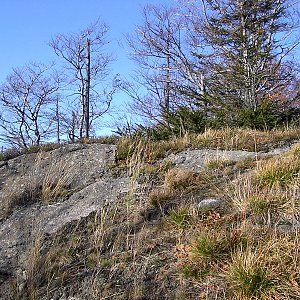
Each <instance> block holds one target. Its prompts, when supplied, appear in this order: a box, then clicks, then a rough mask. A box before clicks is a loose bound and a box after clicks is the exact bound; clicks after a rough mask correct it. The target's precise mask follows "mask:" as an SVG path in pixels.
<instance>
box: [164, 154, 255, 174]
mask: <svg viewBox="0 0 300 300" xmlns="http://www.w3.org/2000/svg"><path fill="white" fill-rule="evenodd" d="M257 155H258V153H256V152H248V151H242V150H236V151H229V150H228V151H227V150H212V149H200V150H188V151H183V152H180V153H177V154H170V155H169V156H168V157H167V158H166V159H165V160H168V161H171V162H172V163H173V164H175V165H176V166H177V167H181V168H185V169H189V170H192V171H195V172H199V171H202V170H204V168H205V165H206V164H207V163H208V162H209V161H212V160H214V161H215V160H219V161H224V160H226V161H234V162H237V161H241V160H244V159H255V158H256V157H257Z"/></svg>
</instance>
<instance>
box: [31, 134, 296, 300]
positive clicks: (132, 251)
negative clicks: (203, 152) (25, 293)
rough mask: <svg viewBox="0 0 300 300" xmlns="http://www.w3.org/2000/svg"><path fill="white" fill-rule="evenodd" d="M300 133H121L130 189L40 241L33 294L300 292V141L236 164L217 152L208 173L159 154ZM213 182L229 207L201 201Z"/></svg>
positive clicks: (244, 295) (255, 144) (261, 144)
mask: <svg viewBox="0 0 300 300" xmlns="http://www.w3.org/2000/svg"><path fill="white" fill-rule="evenodd" d="M298 134H299V131H298V130H296V129H295V130H290V131H289V132H284V131H272V132H268V133H266V132H258V131H250V130H229V129H228V130H227V129H225V130H219V131H218V130H207V131H206V132H205V133H204V134H202V135H199V136H185V137H184V138H182V139H178V140H175V139H174V140H170V141H164V142H157V143H154V142H149V143H148V142H147V143H146V142H145V141H132V140H129V139H121V140H120V141H119V146H118V154H117V155H118V164H124V165H126V168H127V169H126V170H127V175H128V176H130V178H131V183H130V186H129V194H128V196H127V197H124V199H121V200H120V201H119V202H117V203H114V204H113V205H112V204H110V206H106V207H105V208H103V210H101V211H100V212H98V213H97V214H95V215H90V216H89V217H87V218H85V219H82V220H80V221H79V222H78V224H69V225H68V227H66V228H64V229H63V230H62V231H61V232H60V233H58V235H57V237H56V238H54V239H52V240H48V241H45V242H44V243H40V242H38V243H37V245H34V246H33V249H40V246H39V245H41V244H43V249H42V251H41V250H40V251H36V250H34V251H35V252H34V255H35V256H39V259H35V260H34V261H35V263H34V265H36V266H37V267H38V268H40V270H37V269H35V267H30V268H31V269H32V270H35V271H34V272H32V274H34V273H35V274H42V276H41V275H38V276H40V277H38V278H39V282H40V283H41V282H43V283H41V286H38V285H32V289H31V290H32V291H33V292H32V295H38V297H40V299H42V296H45V295H47V297H48V298H51V297H53V295H54V293H55V292H56V291H59V290H61V289H62V288H63V289H64V291H68V292H69V294H70V295H72V291H73V292H74V291H75V292H77V296H78V297H79V298H80V297H81V298H82V299H136V300H137V299H149V300H152V299H153V300H154V299H208V300H212V299H216V300H221V299H222V300H225V299H233V300H246V299H253V300H254V299H265V300H267V299H274V300H277V299H278V300H279V299H282V300H283V299H295V300H296V299H299V297H300V292H299V291H300V273H299V270H300V253H299V251H300V250H299V249H300V241H299V228H298V227H297V226H296V225H297V224H299V216H298V215H299V209H300V204H299V176H298V173H299V170H298V162H299V159H300V158H299V156H300V155H299V153H300V146H297V145H296V146H294V147H293V149H292V150H291V151H290V152H289V153H287V154H286V155H281V156H280V158H279V156H275V157H274V158H269V159H265V160H261V161H258V160H257V161H253V160H251V161H250V160H248V161H245V162H243V163H242V162H240V163H237V164H235V165H234V166H233V165H231V163H230V162H227V161H225V162H223V161H212V162H209V163H208V166H207V169H208V170H206V171H205V172H208V173H203V174H196V173H194V172H191V171H189V170H185V169H179V168H172V166H171V165H170V164H168V163H167V164H164V163H161V161H157V158H158V157H163V156H165V155H166V153H168V152H169V151H180V150H183V149H187V148H191V147H216V148H224V149H250V150H253V149H255V150H258V149H266V147H268V145H270V144H273V145H274V144H275V145H280V144H281V143H285V141H288V142H289V141H291V140H293V139H295V138H297V137H298ZM282 141H283V142H282ZM226 168H231V171H232V172H234V174H230V176H229V175H226V174H224V170H226ZM216 169H217V172H216ZM209 172H211V173H212V174H213V175H211V174H210V173H209ZM208 175H209V176H208ZM233 178H234V179H233ZM67 179H68V178H66V179H65V180H66V181H67ZM232 179H233V180H232ZM49 180H50V179H48V180H47V181H49ZM50 186H51V184H50ZM207 186H209V193H212V194H210V197H218V196H219V194H221V195H222V198H225V199H226V200H227V202H228V209H227V210H226V211H215V210H211V211H209V212H206V213H203V212H202V211H199V210H197V205H196V204H197V201H198V200H197V199H200V200H201V199H203V198H205V196H206V193H207V190H206V189H208V188H207ZM212 186H213V187H212ZM149 191H150V192H149ZM218 193H219V194H218ZM50 199H51V197H50ZM128 199H130V201H128ZM168 203H172V208H171V209H169V210H165V211H163V213H162V214H159V213H157V211H160V210H163V208H162V207H163V206H164V205H166V206H167V204H168ZM147 211H148V212H149V211H150V212H154V213H157V216H156V218H155V219H151V218H147V217H145V215H146V214H145V213H144V212H147ZM281 224H285V225H286V224H287V225H288V230H286V231H282V230H279V229H280V225H281ZM297 228H298V229H297ZM41 261H43V262H44V265H41V264H40V262H41ZM28 268H29V267H28ZM30 268H29V269H30ZM28 286H30V284H29V283H28ZM34 291H35V292H34ZM75 294H76V293H75ZM37 299H39V298H37Z"/></svg>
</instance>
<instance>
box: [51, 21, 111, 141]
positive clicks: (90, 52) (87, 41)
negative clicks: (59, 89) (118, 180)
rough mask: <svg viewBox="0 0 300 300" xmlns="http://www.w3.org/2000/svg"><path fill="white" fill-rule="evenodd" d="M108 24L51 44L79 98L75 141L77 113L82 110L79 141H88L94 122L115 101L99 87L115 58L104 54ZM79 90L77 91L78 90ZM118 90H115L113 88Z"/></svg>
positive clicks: (63, 37) (73, 111) (60, 37)
mask: <svg viewBox="0 0 300 300" xmlns="http://www.w3.org/2000/svg"><path fill="white" fill-rule="evenodd" d="M107 31H108V29H107V26H106V24H105V23H102V22H100V21H99V20H98V21H96V22H95V23H94V24H92V25H91V26H89V27H87V28H85V29H84V30H82V31H81V32H79V33H78V34H71V35H63V34H60V35H58V36H57V37H55V38H54V39H52V40H51V41H50V43H49V45H50V46H51V47H52V48H53V50H54V51H55V53H56V54H57V55H58V56H59V57H62V58H63V60H64V61H65V63H66V65H65V67H66V71H67V74H66V76H67V78H68V84H69V85H68V87H69V88H72V92H71V94H72V96H74V97H75V100H79V101H78V102H76V105H75V109H72V117H71V120H72V121H71V124H70V126H71V127H72V128H73V129H72V130H71V131H73V134H74V138H75V135H76V134H75V132H74V130H75V127H74V126H75V115H74V114H75V112H76V113H77V110H78V109H77V108H78V107H80V113H79V115H78V116H76V118H77V119H79V124H78V126H79V128H78V138H83V137H85V138H88V137H89V136H90V130H91V126H92V123H93V122H94V121H95V120H96V119H97V118H99V117H101V116H102V115H103V114H105V113H106V112H107V111H108V109H109V107H110V105H111V101H112V97H110V95H108V94H110V92H111V91H110V92H107V91H106V90H105V89H102V90H101V91H99V88H98V85H99V84H100V83H101V82H102V81H103V80H104V79H105V78H107V76H108V71H109V70H108V67H109V64H110V62H111V61H112V56H111V55H109V54H106V53H104V50H103V48H104V46H105V45H106V44H107V42H106V41H105V36H106V34H107ZM74 89H75V91H74ZM112 90H114V89H112Z"/></svg>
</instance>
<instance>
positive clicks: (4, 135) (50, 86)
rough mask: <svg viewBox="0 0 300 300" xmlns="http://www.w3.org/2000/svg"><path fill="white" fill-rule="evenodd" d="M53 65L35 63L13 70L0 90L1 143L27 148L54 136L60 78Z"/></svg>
mask: <svg viewBox="0 0 300 300" xmlns="http://www.w3.org/2000/svg"><path fill="white" fill-rule="evenodd" d="M50 71H51V66H50V67H49V66H45V65H42V64H36V63H32V64H29V65H26V66H25V67H23V68H17V69H13V72H12V73H11V74H10V75H9V76H8V77H7V79H6V82H5V83H4V84H3V85H1V87H0V106H1V115H0V127H1V129H2V131H1V140H2V141H4V142H5V143H8V144H10V145H13V146H17V147H23V148H27V147H29V146H31V145H38V144H40V143H41V142H43V141H45V140H46V139H47V138H48V137H49V136H51V135H52V134H53V131H52V130H53V128H52V126H53V115H52V111H53V108H54V107H55V100H56V92H57V91H58V89H59V78H58V77H56V75H55V74H54V73H51V72H50Z"/></svg>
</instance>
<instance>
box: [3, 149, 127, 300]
mask: <svg viewBox="0 0 300 300" xmlns="http://www.w3.org/2000/svg"><path fill="white" fill-rule="evenodd" d="M114 151H115V146H112V145H96V144H95V145H66V146H63V147H61V148H59V149H56V150H53V151H51V152H46V153H40V154H30V155H23V156H20V157H17V158H15V159H11V160H9V161H8V162H7V163H5V164H1V168H0V174H1V178H0V179H1V186H0V189H1V190H0V203H1V206H2V207H1V208H2V210H3V209H5V207H4V206H5V205H7V201H8V199H9V197H18V196H19V195H23V194H22V193H24V189H25V188H28V187H31V188H33V189H34V188H35V186H36V185H37V186H38V187H40V185H41V184H42V185H46V186H47V181H49V182H50V184H49V187H51V184H52V183H54V182H56V183H59V182H60V181H61V182H62V183H65V184H66V185H67V186H66V187H63V186H62V187H61V188H63V189H66V188H68V191H69V192H68V193H69V195H68V196H67V197H58V198H57V199H55V201H53V202H52V199H51V195H53V196H55V194H50V196H49V198H48V199H47V201H48V203H47V202H43V201H36V202H35V203H22V205H18V206H17V207H14V209H13V210H12V212H11V213H9V212H8V213H7V215H6V216H5V217H3V216H2V222H1V224H0V241H1V243H0V284H1V283H2V282H4V281H5V280H6V279H7V278H8V277H10V276H15V275H16V274H15V273H16V271H17V270H18V269H20V268H22V265H23V264H24V261H25V260H26V257H25V256H26V250H27V248H28V246H29V245H30V244H32V241H33V240H34V238H35V237H36V235H37V234H38V233H43V234H48V235H50V234H54V233H55V232H57V231H58V230H59V229H60V228H61V227H63V226H64V225H65V224H67V223H69V222H72V221H74V220H80V219H81V218H83V217H86V216H88V215H89V214H90V213H92V212H94V211H97V210H99V209H100V208H101V207H103V205H104V204H106V203H108V202H111V201H116V199H118V197H121V196H122V195H124V194H125V195H126V193H127V191H128V187H129V181H128V178H127V177H122V176H120V177H118V178H113V177H112V176H109V175H108V173H109V168H110V166H111V165H112V164H113V162H114ZM53 178H55V180H53ZM28 181H29V182H28ZM13 183H14V184H13ZM11 185H13V187H11ZM12 188H13V189H15V190H14V191H12ZM46 192H47V190H46V189H45V190H44V193H46ZM24 201H25V200H24ZM24 201H23V202H24ZM25 202H26V201H25ZM0 299H4V298H1V297H0Z"/></svg>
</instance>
